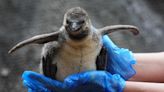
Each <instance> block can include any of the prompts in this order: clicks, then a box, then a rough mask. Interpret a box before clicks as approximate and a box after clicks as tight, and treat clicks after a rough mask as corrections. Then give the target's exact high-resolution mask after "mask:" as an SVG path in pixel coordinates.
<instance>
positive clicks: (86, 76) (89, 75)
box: [64, 71, 112, 87]
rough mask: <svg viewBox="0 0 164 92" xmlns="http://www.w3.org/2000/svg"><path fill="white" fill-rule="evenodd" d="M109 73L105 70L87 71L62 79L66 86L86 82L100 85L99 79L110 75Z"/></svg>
mask: <svg viewBox="0 0 164 92" xmlns="http://www.w3.org/2000/svg"><path fill="white" fill-rule="evenodd" d="M111 76H112V75H111V74H110V73H107V72H105V71H87V72H82V73H78V74H73V75H70V76H68V77H67V78H66V79H65V80H64V84H65V85H66V86H67V87H75V86H76V85H81V84H86V83H88V82H90V83H95V84H99V85H101V84H102V83H101V80H105V79H106V78H107V77H111Z"/></svg>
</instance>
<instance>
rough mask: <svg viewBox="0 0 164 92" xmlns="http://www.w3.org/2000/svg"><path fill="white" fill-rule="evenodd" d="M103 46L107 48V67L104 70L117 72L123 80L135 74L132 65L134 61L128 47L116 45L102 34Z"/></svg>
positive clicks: (112, 72)
mask: <svg viewBox="0 0 164 92" xmlns="http://www.w3.org/2000/svg"><path fill="white" fill-rule="evenodd" d="M102 41H103V46H104V47H105V48H106V49H107V60H108V61H107V67H106V71H108V72H110V73H111V74H119V75H120V76H121V77H123V78H124V79H125V80H128V79H129V78H131V77H132V76H134V75H135V74H136V72H135V70H134V69H133V67H132V65H133V64H135V63H136V60H135V58H134V57H133V54H132V52H131V51H129V50H128V49H124V48H119V47H117V46H116V45H115V44H114V43H113V42H112V41H111V39H110V38H109V36H107V35H105V36H103V40H102Z"/></svg>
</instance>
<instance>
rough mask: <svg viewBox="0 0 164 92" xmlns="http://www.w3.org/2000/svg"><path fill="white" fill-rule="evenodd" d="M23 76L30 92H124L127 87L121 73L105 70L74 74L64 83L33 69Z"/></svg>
mask: <svg viewBox="0 0 164 92" xmlns="http://www.w3.org/2000/svg"><path fill="white" fill-rule="evenodd" d="M22 78H23V83H24V85H25V86H26V87H27V88H28V89H29V92H122V91H123V89H124V87H125V81H124V79H122V78H121V77H120V75H118V74H114V75H112V74H110V73H108V72H105V71H88V72H82V73H78V74H73V75H70V76H68V77H67V78H66V79H65V80H64V82H63V83H62V82H59V81H56V80H52V79H50V78H47V77H45V76H44V75H41V74H38V73H35V72H31V71H26V72H24V73H23V75H22Z"/></svg>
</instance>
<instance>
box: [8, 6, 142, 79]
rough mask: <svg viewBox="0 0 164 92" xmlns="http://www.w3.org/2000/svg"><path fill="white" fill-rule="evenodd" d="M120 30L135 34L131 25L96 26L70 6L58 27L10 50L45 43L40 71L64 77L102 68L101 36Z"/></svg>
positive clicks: (136, 30)
mask: <svg viewBox="0 0 164 92" xmlns="http://www.w3.org/2000/svg"><path fill="white" fill-rule="evenodd" d="M120 30H127V31H130V32H132V33H133V34H134V35H137V34H138V33H139V31H138V28H137V27H135V26H132V25H111V26H106V27H104V28H100V29H97V28H95V27H94V26H92V23H91V20H90V18H89V16H88V13H87V12H86V11H85V10H84V9H82V8H80V7H75V8H71V9H69V10H68V11H67V12H66V13H65V15H64V20H63V25H62V27H61V28H60V29H59V31H56V32H52V33H48V34H42V35H37V36H34V37H32V38H29V39H27V40H24V41H22V42H20V43H18V44H17V45H15V46H14V47H13V48H12V49H11V50H10V51H9V53H12V52H14V51H16V50H17V49H19V48H21V47H23V46H25V45H28V44H32V43H35V44H45V45H44V47H43V49H42V54H41V67H42V68H41V71H42V72H43V74H44V75H45V76H48V77H50V78H53V79H56V80H59V81H63V80H64V78H66V77H67V76H68V75H70V74H73V73H79V72H83V71H88V70H97V69H105V64H106V52H105V50H104V48H103V45H102V36H103V35H106V34H109V33H112V32H115V31H120Z"/></svg>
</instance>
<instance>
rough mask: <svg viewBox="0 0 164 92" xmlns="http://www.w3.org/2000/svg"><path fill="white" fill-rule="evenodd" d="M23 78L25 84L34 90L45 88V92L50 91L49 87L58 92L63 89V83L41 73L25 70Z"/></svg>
mask: <svg viewBox="0 0 164 92" xmlns="http://www.w3.org/2000/svg"><path fill="white" fill-rule="evenodd" d="M22 78H23V80H24V84H25V86H27V87H29V88H31V89H34V90H44V91H45V92H48V90H47V89H49V90H54V91H58V92H61V91H63V84H62V83H61V82H59V81H56V80H52V79H50V78H47V77H45V76H44V75H42V74H39V73H35V72H32V71H25V72H24V73H23V75H22ZM41 92H42V91H41Z"/></svg>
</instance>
